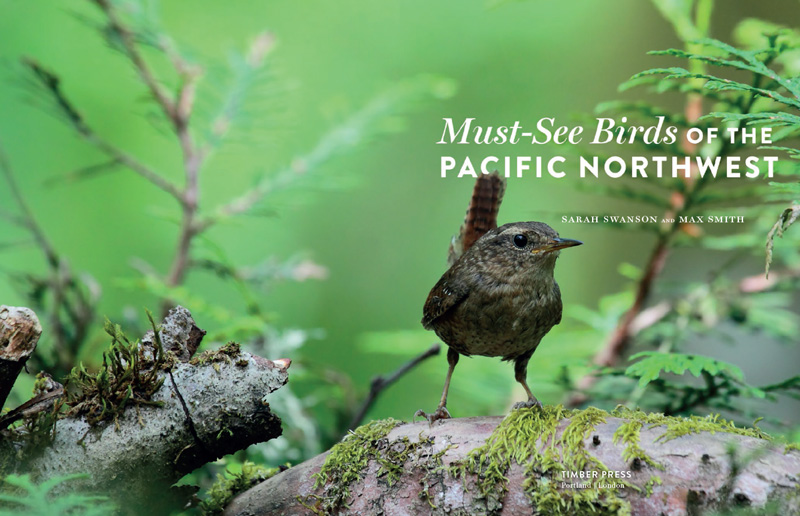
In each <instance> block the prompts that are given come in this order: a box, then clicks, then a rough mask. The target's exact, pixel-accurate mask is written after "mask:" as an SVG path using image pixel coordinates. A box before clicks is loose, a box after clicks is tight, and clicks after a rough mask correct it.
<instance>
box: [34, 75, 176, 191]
mask: <svg viewBox="0 0 800 516" xmlns="http://www.w3.org/2000/svg"><path fill="white" fill-rule="evenodd" d="M23 64H24V65H25V66H27V67H28V68H29V69H30V70H31V71H32V72H33V75H34V78H35V79H36V80H37V81H38V83H39V84H40V85H41V86H43V87H44V88H45V90H46V91H47V92H48V93H49V94H50V95H51V96H52V98H53V101H55V103H56V106H57V107H58V109H59V110H60V111H61V112H62V113H63V114H64V116H66V118H67V120H68V121H69V123H71V124H72V126H73V128H74V129H75V130H76V131H77V132H78V134H80V135H81V136H82V137H83V138H84V139H85V140H86V141H88V142H89V143H91V144H92V145H94V146H95V147H97V148H98V149H100V150H101V151H102V152H104V153H105V154H107V155H108V156H110V157H111V158H113V159H114V161H117V162H118V163H120V164H122V165H125V166H126V167H128V168H129V169H131V170H132V171H133V172H135V173H137V174H138V175H140V176H141V177H143V178H144V179H146V180H147V181H149V182H150V183H151V184H153V185H154V186H156V187H158V188H160V189H161V190H163V191H165V192H167V193H168V194H170V195H171V196H172V197H174V198H175V199H176V200H178V201H179V202H181V204H183V195H182V192H181V191H180V189H178V187H177V186H175V185H174V184H173V183H171V182H170V181H168V180H167V179H165V178H164V177H162V176H161V175H159V174H158V173H157V172H155V171H153V170H152V169H150V168H149V167H147V166H146V165H144V164H143V163H142V162H140V161H139V160H137V159H136V158H134V157H133V156H131V155H130V154H128V153H126V152H125V151H123V150H121V149H120V148H119V147H116V146H115V145H113V144H111V143H109V142H108V141H106V140H104V139H103V138H101V137H100V136H99V135H98V134H97V133H96V132H95V131H94V130H93V129H92V128H91V127H90V126H89V125H88V124H87V123H86V122H85V121H84V120H83V117H81V115H80V113H79V112H78V110H77V109H76V108H75V106H74V105H73V104H72V102H71V101H70V100H69V99H68V98H67V96H66V95H65V94H64V92H63V91H61V86H60V79H59V78H58V76H57V75H55V74H54V73H52V72H51V71H49V70H47V69H46V68H44V67H43V66H42V65H40V64H39V63H37V62H36V61H33V60H31V59H24V60H23Z"/></svg>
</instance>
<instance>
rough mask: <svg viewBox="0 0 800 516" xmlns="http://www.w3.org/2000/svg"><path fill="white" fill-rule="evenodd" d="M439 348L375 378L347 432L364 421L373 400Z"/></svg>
mask: <svg viewBox="0 0 800 516" xmlns="http://www.w3.org/2000/svg"><path fill="white" fill-rule="evenodd" d="M441 348H442V346H441V344H438V343H437V344H434V345H433V346H431V347H430V348H428V349H427V351H425V352H423V353H421V354H420V355H417V356H416V357H414V358H412V359H411V360H409V361H408V362H406V363H405V364H403V365H402V366H400V367H399V368H398V369H397V370H396V371H395V372H393V373H392V374H390V375H389V376H376V377H375V378H373V379H372V382H371V383H370V386H369V394H367V397H366V398H365V399H364V401H363V402H362V403H361V407H360V408H359V409H358V410H357V411H356V413H355V415H354V416H353V419H352V420H351V421H350V424H349V425H348V427H347V429H348V431H350V430H355V429H356V427H358V426H359V425H361V423H362V421H364V416H366V415H367V412H368V411H369V409H370V408H371V407H372V405H373V404H374V403H375V400H376V399H377V398H378V396H379V395H380V394H381V393H382V392H383V391H384V390H386V389H387V388H388V387H389V386H390V385H392V384H393V383H394V382H396V381H397V380H399V379H400V378H401V377H402V376H403V375H404V374H406V373H408V372H409V371H411V370H412V369H414V368H415V367H417V366H418V365H419V364H421V363H422V362H424V361H425V360H427V359H428V358H430V357H433V356H436V355H438V354H439V351H440V350H441Z"/></svg>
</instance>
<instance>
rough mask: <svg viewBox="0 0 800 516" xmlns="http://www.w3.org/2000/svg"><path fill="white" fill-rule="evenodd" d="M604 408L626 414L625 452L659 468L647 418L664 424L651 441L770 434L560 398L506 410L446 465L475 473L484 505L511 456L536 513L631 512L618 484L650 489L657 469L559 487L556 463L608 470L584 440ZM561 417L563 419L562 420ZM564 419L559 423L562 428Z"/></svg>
mask: <svg viewBox="0 0 800 516" xmlns="http://www.w3.org/2000/svg"><path fill="white" fill-rule="evenodd" d="M609 416H611V417H618V418H623V419H626V420H627V421H626V422H624V423H623V424H622V425H621V426H620V428H618V429H617V431H616V432H615V433H614V437H613V440H614V443H617V444H618V443H623V444H625V445H626V447H625V450H624V451H623V458H625V459H626V460H637V459H638V460H641V461H643V462H645V463H646V464H648V465H650V466H653V467H655V468H658V469H663V466H661V465H660V464H658V463H657V462H656V461H654V460H653V459H652V458H651V457H649V456H648V455H647V453H646V452H645V451H644V450H643V449H642V448H641V446H640V445H639V433H640V431H641V429H642V428H643V427H645V426H647V427H648V428H654V427H661V426H663V427H665V428H664V432H663V433H662V434H661V435H659V437H658V438H657V439H656V442H666V441H669V440H672V439H675V438H678V437H681V436H683V435H688V434H692V433H700V432H709V433H715V432H725V433H732V434H737V435H745V436H749V437H756V438H760V439H768V440H769V439H770V437H769V436H768V435H767V434H765V433H764V432H762V431H761V430H760V429H758V428H756V427H753V428H739V427H736V426H735V425H734V424H733V423H732V422H730V421H726V420H724V419H721V418H720V417H719V416H718V415H710V416H706V417H697V416H693V417H689V418H680V417H673V416H665V415H663V414H648V413H645V412H642V411H638V410H636V411H634V410H630V409H626V408H624V407H618V408H617V409H616V410H614V411H613V412H611V413H608V412H606V411H603V410H600V409H597V408H594V407H589V408H587V409H584V410H566V409H564V408H563V407H562V406H561V405H557V406H547V407H544V408H541V409H539V408H535V407H534V408H531V409H521V410H515V411H513V412H511V414H509V415H508V416H507V417H506V418H505V419H504V420H503V421H502V422H501V423H500V424H499V425H498V426H497V428H496V429H495V430H494V432H492V435H491V436H489V438H488V439H487V440H486V444H484V445H483V446H481V447H479V448H476V449H474V450H472V451H471V452H470V453H469V454H468V455H467V457H466V458H465V459H464V460H463V461H459V462H457V463H454V464H453V465H452V466H451V467H450V468H449V470H450V473H451V474H452V475H453V476H455V477H457V478H462V479H464V481H465V482H466V480H467V475H468V474H469V475H472V476H474V477H475V487H476V489H477V490H478V493H479V494H480V496H481V497H483V498H484V499H485V501H486V508H487V510H488V511H489V512H492V511H494V510H499V508H500V507H502V505H501V502H502V499H503V498H504V497H505V493H506V491H507V483H508V478H507V477H506V473H507V472H508V469H509V467H510V466H511V465H512V464H518V465H521V466H523V468H524V471H525V476H526V480H525V482H524V483H523V486H522V487H523V489H524V491H525V492H526V494H527V495H528V496H529V497H530V499H531V502H532V505H533V506H534V507H535V508H536V510H537V511H538V512H539V513H542V514H582V513H592V514H630V504H629V503H628V502H627V501H626V500H625V499H624V494H623V495H621V493H620V487H617V486H623V487H624V488H630V489H636V490H642V489H643V490H644V491H645V492H646V493H647V494H648V496H649V495H650V494H651V493H652V490H653V486H654V485H655V484H660V483H661V479H660V478H659V477H656V476H653V477H651V478H650V480H648V482H647V483H645V485H644V486H641V487H640V486H637V485H634V484H631V483H629V482H626V481H624V480H620V479H615V478H608V477H606V478H605V480H602V479H603V476H602V475H601V478H600V479H592V480H591V481H588V482H585V483H588V484H589V485H590V487H588V488H582V489H571V488H570V489H559V487H558V486H559V483H560V482H559V481H558V479H559V472H561V471H599V472H607V471H608V468H607V467H606V466H605V465H604V464H603V463H602V462H600V461H599V460H597V458H595V457H594V456H593V455H592V454H591V453H589V452H588V451H587V450H586V448H585V446H584V442H586V440H587V439H588V438H589V437H590V436H591V434H592V432H593V431H594V429H595V427H596V425H598V424H600V423H604V422H605V421H606V418H607V417H609ZM564 420H566V422H565V423H562V421H564ZM564 424H566V426H563V425H564ZM562 426H563V430H561V432H560V433H559V430H560V429H561V427H562ZM581 483H584V482H581ZM612 485H615V486H612Z"/></svg>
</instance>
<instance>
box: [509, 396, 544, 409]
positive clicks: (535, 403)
mask: <svg viewBox="0 0 800 516" xmlns="http://www.w3.org/2000/svg"><path fill="white" fill-rule="evenodd" d="M533 407H539V408H540V409H541V408H542V402H541V401H539V400H537V399H536V398H533V399H529V400H528V401H518V402H517V403H514V406H513V407H511V410H519V409H523V408H533Z"/></svg>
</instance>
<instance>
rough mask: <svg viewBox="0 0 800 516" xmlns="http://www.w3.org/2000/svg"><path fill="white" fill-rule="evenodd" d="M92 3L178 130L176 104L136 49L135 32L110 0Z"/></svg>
mask: <svg viewBox="0 0 800 516" xmlns="http://www.w3.org/2000/svg"><path fill="white" fill-rule="evenodd" d="M92 1H93V2H94V3H95V4H97V6H98V7H99V8H100V10H101V11H103V13H104V14H105V15H106V18H108V22H109V28H110V29H111V31H112V32H114V34H116V35H117V36H118V37H119V39H120V41H121V42H122V47H123V49H124V50H125V54H126V55H127V56H128V59H130V60H131V63H132V64H133V66H134V68H135V69H136V72H137V73H138V74H139V77H140V78H141V79H142V82H143V83H144V84H145V86H147V88H148V89H149V90H150V94H151V95H152V96H153V98H154V99H155V100H156V102H158V104H159V105H160V106H161V109H162V110H163V111H164V114H165V115H166V116H167V118H168V119H169V120H170V122H172V124H173V125H174V126H175V127H176V128H177V127H178V126H179V125H180V118H179V117H178V114H177V110H176V109H175V102H174V101H173V100H172V99H171V98H170V97H169V95H168V94H167V93H166V91H164V88H163V87H162V86H161V84H160V83H159V82H158V80H156V78H155V75H154V74H153V72H152V71H151V70H150V67H149V66H148V65H147V62H146V61H145V60H144V58H143V57H142V55H141V53H140V52H139V49H138V48H137V47H136V38H135V37H134V36H135V35H134V33H133V31H131V30H130V29H128V27H126V26H125V25H123V23H122V21H121V20H120V18H119V15H118V14H117V11H116V9H115V8H114V5H113V3H112V2H110V1H109V0H92Z"/></svg>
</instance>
